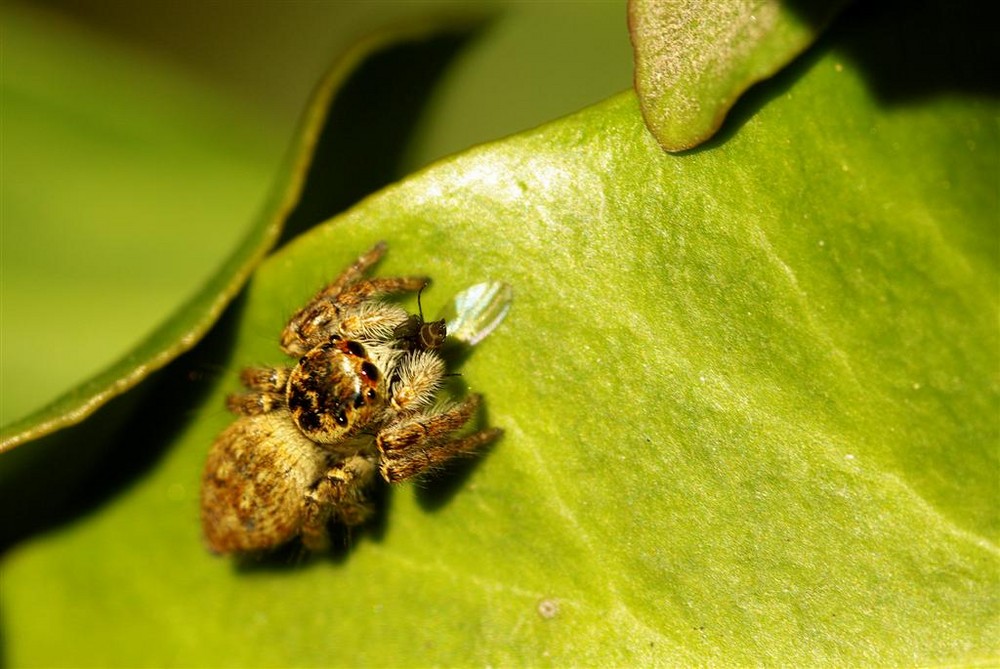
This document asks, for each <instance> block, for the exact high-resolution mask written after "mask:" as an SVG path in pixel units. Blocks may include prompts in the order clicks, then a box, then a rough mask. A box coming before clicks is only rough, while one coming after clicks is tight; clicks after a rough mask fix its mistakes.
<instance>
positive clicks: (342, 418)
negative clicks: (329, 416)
mask: <svg viewBox="0 0 1000 669" xmlns="http://www.w3.org/2000/svg"><path fill="white" fill-rule="evenodd" d="M333 419H334V420H335V421H337V425H339V426H341V427H344V426H345V425H347V414H346V413H344V410H343V409H341V410H340V411H338V412H337V415H336V416H334V417H333Z"/></svg>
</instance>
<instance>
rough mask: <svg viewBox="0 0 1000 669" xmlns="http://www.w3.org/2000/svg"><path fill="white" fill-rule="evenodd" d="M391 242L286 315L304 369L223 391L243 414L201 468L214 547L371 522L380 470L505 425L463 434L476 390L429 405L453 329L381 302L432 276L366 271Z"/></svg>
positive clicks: (431, 456)
mask: <svg viewBox="0 0 1000 669" xmlns="http://www.w3.org/2000/svg"><path fill="white" fill-rule="evenodd" d="M385 250H386V245H385V243H384V242H380V243H379V244H377V245H375V246H374V247H373V248H372V249H371V250H369V251H368V252H367V253H365V254H363V255H362V256H361V257H360V258H358V259H357V261H355V262H354V264H352V265H351V266H350V267H348V268H347V269H346V270H344V272H343V273H342V274H341V275H340V276H339V277H337V278H336V279H335V280H334V281H333V282H332V283H330V284H329V285H328V286H326V287H325V288H323V289H322V290H320V291H319V292H318V293H317V294H316V295H315V297H313V299H312V300H311V301H310V302H309V303H308V304H307V305H306V306H305V307H304V308H302V309H301V310H300V311H299V312H298V313H296V314H295V315H294V316H293V317H292V319H291V320H290V321H289V322H288V325H286V326H285V329H284V330H283V331H282V333H281V339H280V342H281V348H282V350H283V351H284V352H285V353H287V354H288V355H290V356H293V357H297V358H298V362H297V364H295V365H294V366H290V367H251V368H248V369H245V370H243V373H242V375H241V380H242V382H243V385H244V386H246V388H247V391H248V392H245V393H242V394H238V395H231V396H230V397H229V398H228V406H229V409H230V410H231V411H232V412H233V413H235V414H237V416H238V418H237V419H236V420H235V421H234V422H233V423H232V424H231V425H230V426H229V427H228V428H227V429H226V430H225V431H223V432H222V434H220V435H219V437H218V438H216V440H215V442H214V444H213V445H212V448H211V450H210V452H209V455H208V461H207V462H206V465H205V471H204V475H203V477H202V489H201V518H202V526H203V529H204V533H205V538H206V540H207V542H208V546H209V548H210V549H211V550H213V551H215V552H218V553H232V552H245V551H257V550H263V549H268V548H272V547H275V546H278V545H280V544H283V543H285V542H286V541H288V540H290V539H292V538H294V537H296V536H300V537H301V539H302V543H303V544H304V545H305V546H306V547H307V548H309V549H311V550H320V549H323V548H324V547H325V546H326V545H327V544H328V542H329V537H328V525H329V523H330V522H331V521H336V522H340V523H342V524H344V525H347V526H353V525H359V524H361V523H363V522H365V520H367V519H368V518H369V517H370V515H371V514H372V511H373V507H372V503H371V501H370V499H369V497H368V492H369V489H370V487H371V485H372V484H373V483H374V481H375V478H376V476H377V475H379V474H380V475H381V476H382V478H383V479H385V480H386V481H388V482H390V483H396V482H399V481H404V480H406V479H409V478H411V477H413V476H416V475H418V474H421V473H424V472H426V471H428V470H432V469H434V468H435V467H437V466H439V465H441V464H442V463H445V462H447V461H449V460H451V459H453V458H455V457H458V456H461V455H466V454H471V453H474V452H476V451H478V450H479V449H480V448H482V447H483V446H484V445H486V444H488V443H489V442H491V441H493V440H494V439H496V438H497V437H498V436H499V435H500V434H501V430H499V429H498V428H489V429H486V430H482V431H479V432H475V433H473V434H469V435H466V436H456V434H455V433H456V432H457V431H458V430H460V429H461V428H462V427H464V426H465V425H466V424H467V423H468V422H469V420H470V418H471V417H472V416H473V414H474V413H475V411H476V408H477V406H478V405H479V402H480V398H479V396H478V395H472V396H470V397H468V398H466V399H465V400H463V401H461V402H458V403H450V404H445V405H443V406H437V407H435V406H434V400H435V396H436V394H437V391H438V388H439V386H440V385H441V380H442V378H443V377H444V376H445V365H444V362H443V361H442V359H441V358H440V356H439V355H438V354H437V352H436V349H437V348H438V347H439V346H440V345H441V343H442V342H443V340H444V336H445V332H446V329H445V324H444V321H443V320H442V321H436V322H433V323H424V321H423V315H422V310H421V314H420V316H419V317H418V316H410V315H409V314H407V312H406V311H405V310H404V309H403V308H402V307H400V306H399V305H396V304H392V303H388V302H384V301H382V299H381V298H383V297H385V296H388V295H392V294H397V293H405V292H414V291H419V290H421V289H422V288H423V287H424V286H425V285H426V284H427V283H428V280H427V279H426V278H423V277H399V278H365V273H366V271H367V270H368V269H369V268H370V267H371V266H372V265H373V264H375V263H376V262H377V261H378V260H379V258H381V257H382V255H383V254H384V253H385ZM507 289H508V291H509V287H507ZM507 300H508V302H509V292H508V297H507ZM485 305H486V303H484V306H485ZM506 306H507V304H506V303H505V304H503V313H504V314H505V313H506ZM491 308H492V309H494V310H497V307H496V306H495V305H492V306H491ZM502 316H503V315H502V314H501V315H500V318H502ZM494 320H495V319H494ZM497 322H498V321H497ZM492 327H495V324H494V325H492V326H491V329H492ZM487 334H488V333H487ZM422 335H427V337H429V338H428V339H426V340H425V339H424V338H423V337H422ZM484 336H485V335H484Z"/></svg>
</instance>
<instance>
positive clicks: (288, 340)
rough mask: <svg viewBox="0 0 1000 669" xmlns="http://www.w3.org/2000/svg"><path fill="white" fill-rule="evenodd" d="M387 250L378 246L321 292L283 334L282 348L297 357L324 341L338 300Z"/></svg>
mask: <svg viewBox="0 0 1000 669" xmlns="http://www.w3.org/2000/svg"><path fill="white" fill-rule="evenodd" d="M386 248H387V247H386V243H385V242H379V243H377V244H375V246H373V247H372V248H370V249H368V250H367V251H366V252H364V253H362V254H361V255H360V256H359V257H358V259H357V260H355V261H354V263H353V264H351V266H350V267H348V268H347V269H345V270H344V271H343V272H341V273H340V276H338V277H337V278H336V279H334V280H333V281H331V282H330V283H329V284H327V285H326V286H324V287H323V288H322V289H320V291H319V292H318V293H316V294H315V295H314V296H313V298H312V299H311V300H309V302H308V303H307V304H306V305H305V306H304V307H302V308H301V309H299V311H298V312H296V313H295V315H294V316H292V318H291V319H290V320H289V321H288V324H287V325H286V326H285V329H284V330H282V332H281V348H282V349H283V350H284V351H285V352H286V353H288V354H289V355H291V356H293V357H297V356H300V355H302V354H303V353H305V352H306V351H308V350H309V349H311V348H313V346H315V344H316V343H317V341H315V340H317V339H322V335H323V334H324V333H326V330H325V326H326V325H328V324H329V323H330V322H331V321H333V320H334V319H335V318H336V316H337V314H336V313H335V309H334V303H335V301H336V299H337V297H338V296H339V295H340V293H341V292H343V290H344V289H345V288H346V287H347V286H349V285H351V284H352V283H355V282H356V281H358V280H360V279H361V278H362V277H363V276H364V275H365V272H367V271H368V270H369V269H370V268H371V266H372V265H374V264H375V263H377V262H378V261H379V260H380V259H381V258H382V256H383V255H385V251H386ZM331 312H334V313H331Z"/></svg>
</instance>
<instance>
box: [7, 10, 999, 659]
mask: <svg viewBox="0 0 1000 669" xmlns="http://www.w3.org/2000/svg"><path fill="white" fill-rule="evenodd" d="M898 10H899V8H898V7H890V8H888V9H886V10H884V11H881V12H879V13H875V14H874V15H865V14H862V13H860V12H859V13H856V14H852V15H851V16H850V20H845V21H844V22H843V24H842V25H841V27H840V29H839V30H840V32H839V34H837V35H836V36H835V38H832V39H831V40H830V41H829V42H828V43H826V44H825V46H824V47H823V48H822V49H819V50H817V51H816V52H815V53H814V54H813V55H812V57H811V58H810V59H808V60H807V61H803V62H800V63H799V64H797V66H796V67H794V68H792V70H791V71H788V72H785V73H783V74H782V75H781V76H779V77H778V78H777V79H776V80H775V81H774V82H772V83H771V84H769V85H768V86H766V87H762V88H761V89H758V93H757V95H756V97H755V98H754V99H752V100H748V102H747V106H746V107H745V108H744V113H745V115H746V118H745V119H743V121H744V122H743V123H742V124H741V126H740V127H739V131H738V132H735V133H733V134H732V135H731V136H729V137H728V138H726V141H724V142H718V143H716V145H715V146H713V147H711V148H710V149H706V150H702V151H697V152H691V153H688V154H685V155H683V156H672V155H667V154H664V153H663V152H662V151H661V150H660V148H659V146H658V145H656V144H655V143H654V141H653V140H652V138H651V137H650V136H649V134H648V133H647V131H646V129H645V126H644V125H643V122H642V118H641V114H640V111H639V106H638V102H637V100H636V99H635V98H634V97H633V96H632V95H631V94H628V95H623V96H620V97H617V98H614V99H611V100H609V101H607V102H605V103H603V104H601V105H598V106H596V107H593V108H590V109H588V110H585V111H583V112H581V113H579V114H576V115H574V116H572V117H569V118H567V119H564V120H562V121H559V122H556V123H552V124H550V125H547V126H544V127H542V128H540V129H538V130H537V131H534V132H530V133H526V134H523V135H520V136H516V137H512V138H510V139H508V140H506V141H503V142H499V143H495V144H491V145H485V146H482V147H480V148H477V149H474V150H472V151H469V152H467V153H465V154H463V155H460V156H457V157H455V158H453V159H449V160H447V161H443V162H440V163H438V164H436V165H434V166H432V167H431V168H429V169H427V170H425V171H422V172H420V173H418V174H416V175H414V176H412V177H411V178H409V179H407V180H405V181H403V182H401V183H399V184H397V185H395V186H392V187H390V188H388V189H386V190H384V191H382V192H380V193H379V194H377V195H375V196H373V197H371V198H368V199H366V200H365V201H363V202H362V203H361V204H359V205H358V206H357V207H355V208H353V209H352V210H350V211H349V212H347V213H346V214H344V215H343V216H339V217H337V218H336V219H334V220H332V221H330V222H329V223H328V224H325V225H323V226H320V227H318V228H316V229H314V230H313V231H311V232H310V233H308V234H306V235H305V236H302V237H300V238H298V239H297V240H295V241H293V242H292V243H291V244H289V245H288V246H287V247H285V248H283V249H282V250H281V251H280V252H279V253H277V254H275V255H273V256H271V257H270V258H269V259H268V260H267V261H265V262H264V263H263V264H262V265H261V266H260V268H259V271H258V272H257V273H256V274H255V276H254V278H253V280H252V282H251V284H250V286H249V290H248V292H247V295H246V299H245V301H243V302H242V304H241V307H242V308H241V310H240V312H239V313H234V319H233V320H232V321H227V322H225V323H224V325H227V326H230V327H226V328H222V329H216V330H214V331H213V335H212V337H211V338H210V340H209V341H207V342H206V344H208V345H207V346H204V347H199V349H198V351H197V354H198V356H199V357H196V358H194V359H191V360H187V361H185V362H187V365H185V366H178V365H175V366H173V367H172V368H171V370H170V371H171V372H172V375H171V377H170V378H168V379H167V381H166V382H165V383H164V384H163V385H162V386H160V387H159V388H157V389H155V391H154V392H153V394H152V395H151V396H150V397H148V398H146V399H145V400H144V401H143V402H142V404H141V405H140V406H139V407H138V410H137V411H136V412H135V413H134V414H133V415H132V418H131V420H130V421H129V422H128V423H126V424H125V426H124V427H122V428H121V429H120V431H119V432H118V433H117V434H116V435H115V437H114V441H115V443H114V448H115V450H114V452H115V454H116V455H117V457H120V458H122V459H128V458H130V457H132V458H134V457H135V455H134V454H135V452H136V450H137V448H138V447H141V448H142V449H148V448H156V449H161V448H165V447H166V446H169V448H166V449H165V450H164V451H163V455H162V457H161V458H160V460H159V461H158V462H156V463H155V465H154V466H152V467H151V468H150V469H149V470H148V471H147V472H146V475H144V476H141V477H133V478H132V479H130V483H131V485H129V486H127V487H125V488H124V489H122V490H120V493H119V494H118V495H117V496H116V497H114V498H113V499H112V500H110V501H109V502H108V503H106V504H104V505H103V506H101V507H99V508H97V510H96V511H95V512H94V513H92V514H89V515H86V516H84V517H81V518H80V519H79V520H78V521H77V522H75V523H73V524H71V525H68V526H66V527H65V528H63V529H61V530H60V531H58V532H53V533H50V534H48V535H45V536H41V537H39V538H37V539H36V540H34V541H32V542H30V543H26V544H23V545H21V546H19V547H17V548H16V549H14V550H13V551H12V552H11V553H9V555H8V556H7V558H6V561H5V564H4V588H3V591H2V607H3V619H4V621H5V625H6V629H5V633H4V639H5V642H6V649H5V650H6V652H7V653H8V658H9V660H10V661H11V663H12V664H15V665H66V664H73V665H101V666H113V665H114V666H119V665H133V666H134V665H140V664H141V665H150V664H154V665H199V666H216V665H256V666H262V665H299V666H306V665H309V666H312V665H324V666H327V665H348V666H356V665H361V664H368V665H380V666H400V665H417V666H427V665H467V664H491V665H556V666H565V665H571V664H572V665H580V664H586V665H601V666H607V665H617V666H648V665H654V664H660V665H666V666H673V665H693V664H719V663H726V664H737V665H744V664H781V665H793V666H794V665H817V664H831V665H838V666H839V665H859V664H864V665H904V664H905V665H909V664H921V665H925V664H927V665H929V664H971V663H977V662H978V663H990V662H996V661H997V657H996V648H997V647H998V642H1000V638H998V634H997V631H996V630H997V622H998V620H997V604H998V602H997V596H996V594H995V593H996V592H997V591H998V586H1000V583H998V577H997V574H998V573H1000V551H998V549H997V545H996V541H997V536H998V527H1000V518H998V514H997V508H998V502H1000V499H998V492H997V488H996V485H995V483H996V473H997V467H998V461H997V460H998V457H997V456H998V453H997V443H998V437H1000V430H998V423H997V415H998V409H1000V379H998V373H997V370H998V369H1000V334H998V331H997V322H998V316H1000V303H998V302H1000V300H998V297H997V292H996V286H997V285H998V280H1000V266H998V258H997V253H996V249H997V243H998V241H1000V240H998V230H997V225H996V212H997V211H998V207H1000V202H998V194H997V190H996V187H995V178H994V177H995V175H996V174H997V173H998V169H1000V158H998V157H1000V137H998V132H997V127H996V123H995V119H996V117H997V114H998V111H1000V109H998V104H997V102H996V98H995V97H994V96H984V95H982V93H983V92H984V91H987V92H988V91H990V86H991V85H992V84H991V83H990V82H991V81H992V79H991V76H992V72H993V71H994V70H993V69H992V65H993V64H992V63H991V62H989V61H985V62H984V61H983V60H981V59H979V58H969V54H970V53H971V54H973V55H978V53H979V52H978V51H976V49H978V48H979V46H981V45H982V44H983V43H985V42H983V41H977V39H978V38H976V36H977V35H978V36H980V38H982V36H984V35H986V33H987V30H986V28H985V27H986V26H991V25H994V24H993V23H990V22H988V21H974V22H969V23H967V24H961V25H960V26H958V27H955V26H947V25H946V22H942V21H941V16H940V15H939V14H937V13H936V12H935V11H928V10H924V11H923V12H922V13H920V14H917V15H915V14H912V13H911V14H910V15H909V17H908V22H907V23H906V28H907V30H906V31H905V32H899V31H898V29H896V28H894V27H895V26H897V25H898V21H897V18H898V16H897V15H898ZM845 19H847V17H845ZM977 25H978V26H984V28H982V29H980V30H978V32H977V30H976V26H977ZM945 27H947V28H948V29H947V30H945V29H944V28H945ZM959 28H961V29H959ZM894 30H897V31H896V32H894ZM930 34H934V35H937V36H938V38H939V39H940V36H941V35H948V36H950V37H949V39H950V41H949V42H948V44H949V45H950V48H949V49H941V50H936V51H934V52H932V53H930V52H924V51H921V49H920V45H922V44H924V43H925V40H926V39H927V36H928V35H930ZM887 35H892V39H891V40H889V39H887ZM983 39H985V38H983ZM938 44H941V42H938ZM887 45H888V46H887ZM972 47H975V48H972ZM921 53H925V57H924V60H923V61H919V60H918V61H917V62H916V63H915V64H914V65H915V68H914V70H913V72H915V73H919V76H914V77H910V78H905V79H904V78H899V77H893V76H892V75H893V74H895V73H898V72H899V68H898V62H897V60H896V59H898V58H902V57H907V58H909V57H911V56H912V55H913V54H918V55H919V54H921ZM884 75H889V76H888V77H886V76H884ZM750 103H753V105H751V104H750ZM831 110H833V111H839V112H840V113H831ZM383 238H384V239H386V240H388V242H389V245H390V250H389V255H388V256H387V258H386V260H385V262H384V263H383V264H382V265H381V266H380V267H379V273H380V274H383V275H393V274H398V273H427V274H429V275H431V276H433V277H434V279H435V283H434V286H433V287H432V289H430V290H429V291H427V292H426V293H425V294H424V296H423V305H424V308H425V309H426V310H427V312H428V313H436V312H437V310H438V308H439V307H440V305H441V304H442V303H444V302H445V301H446V299H447V297H449V296H450V295H451V294H453V293H454V292H456V291H457V290H459V289H461V288H464V287H465V286H468V285H470V284H472V283H476V282H479V281H485V280H503V281H506V282H508V283H510V284H511V285H512V286H513V287H514V292H515V298H514V304H513V307H512V309H511V311H510V313H509V315H508V318H507V320H506V321H505V322H504V323H503V325H501V326H500V328H498V329H497V330H496V331H495V332H494V333H493V334H492V335H491V336H490V337H489V338H488V339H487V340H486V341H484V342H483V343H482V344H480V345H479V346H478V347H477V348H476V349H475V351H474V352H473V354H472V355H471V356H470V357H469V358H468V359H467V360H466V361H465V363H464V364H463V365H462V367H461V373H462V377H461V382H462V383H463V384H465V385H467V386H468V387H469V388H470V389H471V390H474V391H476V392H481V393H483V394H484V395H485V397H486V399H487V404H488V417H487V418H488V422H489V423H490V424H494V425H498V426H502V427H503V428H505V429H506V436H505V437H504V439H503V440H502V441H500V442H499V443H498V444H497V445H496V447H495V448H493V449H492V450H491V452H490V453H488V454H486V455H485V456H484V457H483V458H482V459H481V460H480V461H478V462H476V463H469V464H468V466H466V467H463V468H459V469H457V470H455V471H453V472H450V473H449V475H447V476H446V477H444V478H443V479H441V480H437V481H426V482H422V483H421V484H420V485H409V484H407V485H402V486H399V487H397V488H395V489H393V490H391V491H388V492H387V494H386V498H385V500H384V505H383V509H382V511H383V513H382V515H381V517H380V519H379V522H378V523H376V524H375V525H374V526H373V527H371V528H369V529H368V530H367V531H364V532H360V533H356V534H355V535H354V536H353V537H351V539H350V542H349V545H348V547H347V548H346V549H344V550H343V551H340V552H338V553H335V554H334V555H333V556H332V557H317V558H315V559H311V560H301V561H299V560H297V559H296V557H295V556H294V555H289V554H288V553H282V554H280V555H278V556H275V558H274V559H272V560H268V561H263V562H259V563H249V564H240V563H234V562H232V561H230V560H226V559H221V558H217V557H213V556H211V555H209V554H208V553H207V552H206V551H205V550H204V549H203V547H202V546H201V544H200V541H199V533H200V530H199V527H198V514H197V504H198V480H199V476H200V472H201V467H202V464H203V461H204V456H205V453H206V451H207V449H208V446H209V444H210V443H211V441H212V439H213V438H214V436H215V435H216V434H218V432H219V431H220V430H221V429H223V428H224V426H225V425H226V424H227V422H228V421H229V420H230V417H228V416H227V415H226V414H225V412H224V411H223V409H222V407H223V399H224V396H225V395H226V393H228V392H231V391H233V390H235V389H236V388H237V385H238V384H237V380H236V374H237V370H238V369H239V368H240V367H241V366H244V365H248V364H260V363H277V362H281V361H282V356H281V354H280V352H279V351H278V348H277V342H276V338H277V334H278V332H279V331H280V329H281V327H282V325H283V324H284V322H285V320H286V319H287V317H288V315H289V314H290V313H292V311H293V310H294V309H295V308H296V307H298V306H299V305H300V304H301V303H302V302H303V301H304V300H305V299H307V298H308V297H309V296H310V295H311V293H312V292H313V291H314V290H315V289H316V288H317V287H318V286H319V285H321V284H322V283H324V282H325V281H326V280H328V279H329V278H330V277H331V276H332V275H334V274H335V273H336V272H338V271H339V270H340V269H341V268H342V267H343V266H344V265H345V264H346V263H347V262H349V261H350V260H351V259H353V257H354V256H356V255H357V254H358V253H359V252H360V251H361V250H363V249H365V248H367V247H368V246H369V245H370V244H371V243H372V242H373V241H375V240H377V239H383ZM209 361H211V362H219V361H225V362H226V364H227V372H226V373H225V374H224V375H223V376H222V377H221V378H214V377H213V378H208V379H204V380H203V382H202V385H200V386H198V387H197V388H196V389H195V392H193V391H192V386H191V384H190V382H186V381H185V379H186V378H187V372H188V371H189V369H191V368H194V369H200V368H202V366H203V365H205V364H207V363H208V362H209ZM202 388H203V389H204V390H205V391H206V394H205V395H204V396H203V397H202V396H199V395H198V392H197V391H198V390H200V389H202ZM192 395H195V396H194V397H192ZM165 407H169V408H170V409H169V411H168V410H167V409H165ZM165 426H166V427H165ZM164 427H165V429H164ZM53 639H58V640H59V642H58V643H54V642H53Z"/></svg>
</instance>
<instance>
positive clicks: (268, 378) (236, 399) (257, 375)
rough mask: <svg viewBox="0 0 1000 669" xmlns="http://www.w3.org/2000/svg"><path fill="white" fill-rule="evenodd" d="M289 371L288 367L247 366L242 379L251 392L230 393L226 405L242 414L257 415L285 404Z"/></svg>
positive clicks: (241, 376)
mask: <svg viewBox="0 0 1000 669" xmlns="http://www.w3.org/2000/svg"><path fill="white" fill-rule="evenodd" d="M289 373H290V370H289V369H288V368H287V367H247V368H246V369H244V370H243V371H242V372H241V373H240V380H241V381H242V382H243V385H244V386H246V387H247V389H249V390H250V392H248V393H239V394H234V395H230V396H229V397H227V398H226V406H227V407H228V408H229V410H230V411H232V412H233V413H235V414H238V415H241V416H256V415H258V414H262V413H268V412H269V411H274V410H275V409H277V408H278V407H280V406H284V403H285V386H286V385H287V384H288V375H289Z"/></svg>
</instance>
